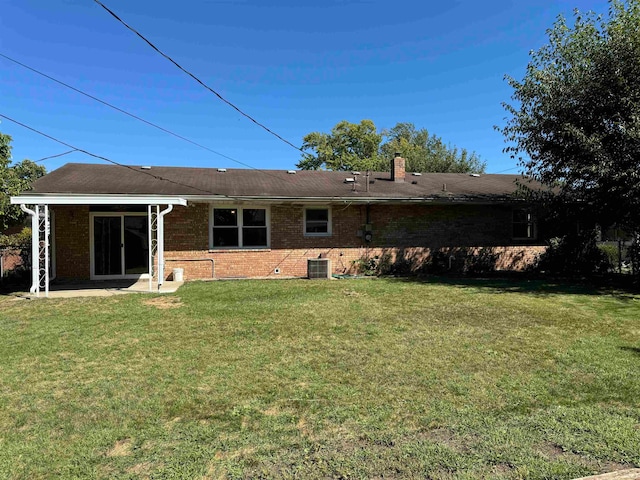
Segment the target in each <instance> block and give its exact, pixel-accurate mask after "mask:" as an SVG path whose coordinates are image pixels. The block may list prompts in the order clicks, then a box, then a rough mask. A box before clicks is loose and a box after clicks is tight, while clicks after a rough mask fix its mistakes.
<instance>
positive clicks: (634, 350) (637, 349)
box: [620, 347, 640, 355]
mask: <svg viewBox="0 0 640 480" xmlns="http://www.w3.org/2000/svg"><path fill="white" fill-rule="evenodd" d="M620 350H624V351H625V352H631V353H635V354H636V355H640V347H620Z"/></svg>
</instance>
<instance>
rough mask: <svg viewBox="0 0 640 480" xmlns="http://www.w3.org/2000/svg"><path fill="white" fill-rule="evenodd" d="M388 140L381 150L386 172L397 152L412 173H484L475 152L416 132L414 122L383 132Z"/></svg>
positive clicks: (424, 130) (383, 166) (418, 131)
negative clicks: (390, 159) (387, 163)
mask: <svg viewBox="0 0 640 480" xmlns="http://www.w3.org/2000/svg"><path fill="white" fill-rule="evenodd" d="M384 136H385V137H386V138H387V141H386V142H385V143H383V144H382V145H381V147H380V151H381V157H382V158H383V159H384V163H383V164H382V165H380V166H381V167H382V170H386V162H387V161H388V159H389V158H392V157H393V155H394V154H395V153H396V152H398V153H400V154H401V155H402V156H403V157H404V158H405V159H406V161H407V164H406V167H407V171H411V172H452V173H484V171H485V168H486V164H485V163H484V162H483V161H481V160H480V157H478V155H477V154H476V153H475V152H469V151H467V150H466V149H464V148H462V149H458V148H457V147H451V146H448V145H446V144H445V143H444V141H443V140H442V139H441V138H440V137H438V136H436V135H433V134H429V132H428V131H427V129H425V128H420V129H417V128H416V127H415V125H414V124H413V123H398V124H397V125H396V126H395V127H393V128H392V129H390V130H387V131H385V132H384Z"/></svg>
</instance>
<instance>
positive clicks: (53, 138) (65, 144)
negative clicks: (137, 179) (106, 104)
mask: <svg viewBox="0 0 640 480" xmlns="http://www.w3.org/2000/svg"><path fill="white" fill-rule="evenodd" d="M0 117H2V118H4V119H5V120H9V121H10V122H13V123H15V124H16V125H20V126H21V127H23V128H26V129H27V130H31V131H32V132H34V133H37V134H38V135H41V136H43V137H45V138H48V139H49V140H53V141H54V142H57V143H59V144H60V145H64V146H65V147H69V148H72V149H73V151H75V152H81V153H84V154H85V155H89V156H90V157H93V158H97V159H99V160H104V161H105V162H109V163H112V164H113V165H117V166H118V167H123V168H127V169H129V170H131V171H133V172H136V173H142V174H144V175H148V176H150V177H153V178H155V179H156V180H161V181H164V182H169V183H173V184H174V185H179V186H181V187H188V188H192V189H194V190H200V191H201V192H203V193H206V194H209V195H221V194H219V193H215V192H211V191H209V190H204V189H202V188H199V187H194V186H193V185H189V184H187V183H182V182H176V181H175V180H171V179H169V178H165V177H162V176H160V175H155V174H153V173H150V172H148V171H145V170H139V169H137V168H135V167H132V166H131V165H124V164H122V163H119V162H116V161H115V160H111V159H110V158H107V157H105V156H102V155H97V154H95V153H91V152H90V151H88V150H85V149H83V148H78V147H74V146H73V145H71V144H69V143H67V142H63V141H62V140H59V139H57V138H55V137H53V136H51V135H48V134H46V133H44V132H41V131H40V130H38V129H36V128H33V127H30V126H29V125H26V124H24V123H22V122H19V121H18V120H15V119H13V118H11V117H7V116H6V115H3V114H2V113H0ZM69 153H71V152H69ZM222 196H223V197H227V198H233V197H230V196H229V195H222Z"/></svg>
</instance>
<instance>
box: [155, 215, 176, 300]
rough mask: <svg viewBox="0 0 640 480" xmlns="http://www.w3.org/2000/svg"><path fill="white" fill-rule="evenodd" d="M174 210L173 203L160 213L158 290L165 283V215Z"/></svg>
mask: <svg viewBox="0 0 640 480" xmlns="http://www.w3.org/2000/svg"><path fill="white" fill-rule="evenodd" d="M171 210H173V205H169V206H167V208H166V209H164V210H162V211H161V212H160V213H159V214H158V291H160V287H161V286H162V284H163V283H164V216H165V215H166V214H167V213H170V212H171Z"/></svg>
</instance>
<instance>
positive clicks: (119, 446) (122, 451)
mask: <svg viewBox="0 0 640 480" xmlns="http://www.w3.org/2000/svg"><path fill="white" fill-rule="evenodd" d="M131 445H132V442H131V439H130V438H123V439H122V440H118V441H117V442H116V443H115V444H114V445H113V447H111V448H110V449H109V450H107V457H128V456H129V455H131Z"/></svg>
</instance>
